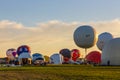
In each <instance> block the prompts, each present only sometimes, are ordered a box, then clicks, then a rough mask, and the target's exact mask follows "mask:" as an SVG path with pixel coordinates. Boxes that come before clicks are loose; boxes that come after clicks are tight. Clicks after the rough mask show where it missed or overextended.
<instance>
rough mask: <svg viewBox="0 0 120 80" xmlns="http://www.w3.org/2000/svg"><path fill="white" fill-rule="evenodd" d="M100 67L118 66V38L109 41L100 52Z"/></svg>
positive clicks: (119, 49)
mask: <svg viewBox="0 0 120 80" xmlns="http://www.w3.org/2000/svg"><path fill="white" fill-rule="evenodd" d="M101 58H102V63H101V64H102V65H120V38H114V39H111V40H110V41H108V42H107V43H106V45H105V46H104V48H103V50H102V57H101Z"/></svg>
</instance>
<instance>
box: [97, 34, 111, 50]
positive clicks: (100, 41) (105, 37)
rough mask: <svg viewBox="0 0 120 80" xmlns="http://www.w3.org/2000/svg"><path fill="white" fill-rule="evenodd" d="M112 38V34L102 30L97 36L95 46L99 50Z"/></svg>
mask: <svg viewBox="0 0 120 80" xmlns="http://www.w3.org/2000/svg"><path fill="white" fill-rule="evenodd" d="M111 39H113V36H112V34H110V33H108V32H104V33H102V34H100V35H99V36H98V41H97V47H98V49H99V50H102V49H103V47H104V45H105V44H106V43H107V42H108V41H109V40H111Z"/></svg>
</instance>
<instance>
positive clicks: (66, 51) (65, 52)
mask: <svg viewBox="0 0 120 80" xmlns="http://www.w3.org/2000/svg"><path fill="white" fill-rule="evenodd" d="M59 53H60V54H61V55H62V56H63V59H64V61H65V62H68V61H69V60H70V58H71V52H70V50H69V49H67V48H65V49H62V50H60V52H59Z"/></svg>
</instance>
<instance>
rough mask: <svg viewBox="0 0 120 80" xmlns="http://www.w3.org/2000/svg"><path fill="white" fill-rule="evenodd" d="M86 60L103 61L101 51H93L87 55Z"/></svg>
mask: <svg viewBox="0 0 120 80" xmlns="http://www.w3.org/2000/svg"><path fill="white" fill-rule="evenodd" d="M86 60H87V61H89V62H92V63H97V64H98V63H101V53H100V52H98V51H92V52H90V53H89V54H88V55H87V56H86Z"/></svg>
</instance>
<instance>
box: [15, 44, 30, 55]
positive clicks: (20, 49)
mask: <svg viewBox="0 0 120 80" xmlns="http://www.w3.org/2000/svg"><path fill="white" fill-rule="evenodd" d="M22 53H31V51H30V47H29V46H27V45H22V46H20V47H18V49H17V54H18V56H19V55H20V54H22Z"/></svg>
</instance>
